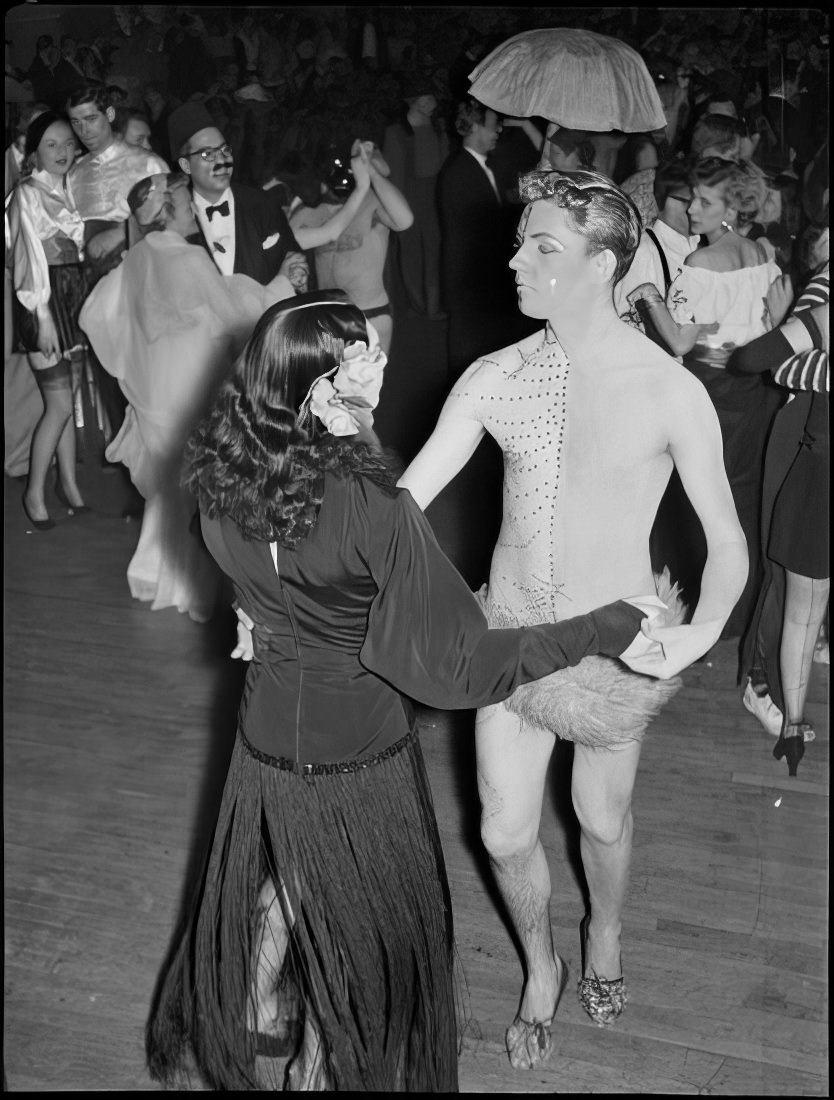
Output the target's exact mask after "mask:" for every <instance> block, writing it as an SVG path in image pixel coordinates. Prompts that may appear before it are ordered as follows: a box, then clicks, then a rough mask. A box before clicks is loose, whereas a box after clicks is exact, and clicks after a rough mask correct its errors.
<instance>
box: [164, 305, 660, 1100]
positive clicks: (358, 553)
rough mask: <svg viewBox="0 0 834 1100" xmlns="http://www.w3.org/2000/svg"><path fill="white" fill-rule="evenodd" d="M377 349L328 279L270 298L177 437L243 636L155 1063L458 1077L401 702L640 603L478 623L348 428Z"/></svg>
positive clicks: (533, 667) (577, 647) (437, 865)
mask: <svg viewBox="0 0 834 1100" xmlns="http://www.w3.org/2000/svg"><path fill="white" fill-rule="evenodd" d="M384 362H385V357H384V354H383V353H382V352H381V350H380V348H379V344H378V340H377V338H376V334H375V332H374V330H373V328H372V326H370V325H369V324H367V323H366V321H365V319H364V317H363V315H362V313H361V312H360V311H359V309H358V308H357V307H356V306H354V305H353V304H352V303H351V302H350V301H349V299H348V298H347V297H346V296H345V295H343V294H341V292H338V291H328V292H325V293H314V294H306V295H302V296H299V297H298V298H295V299H292V300H291V301H287V302H279V303H278V304H277V305H275V306H273V307H272V308H271V309H269V310H268V311H267V312H266V313H265V314H264V316H263V317H262V318H261V320H260V321H259V323H258V325H257V327H256V329H255V331H254V333H253V335H252V337H251V339H250V340H249V343H248V344H247V346H246V349H245V350H244V352H243V354H242V355H241V356H240V358H239V359H238V361H237V364H236V368H235V370H234V373H233V376H232V378H231V379H230V380H229V381H228V382H227V383H226V384H225V386H224V387H223V389H222V390H221V392H220V393H219V395H218V397H217V398H216V400H215V402H214V405H213V408H212V410H211V413H210V414H209V416H208V417H207V418H206V419H205V420H204V421H203V422H202V423H201V425H200V427H199V428H198V429H197V431H196V432H195V433H194V434H193V436H192V438H191V440H190V444H189V448H188V451H187V482H188V484H189V486H190V487H191V489H192V490H193V492H194V493H195V494H196V496H197V498H198V501H199V505H200V512H201V522H202V530H203V535H204V537H205V542H206V545H207V547H208V548H209V550H210V551H211V553H212V554H213V555H214V557H215V558H216V560H217V562H218V563H219V565H220V566H221V568H222V569H223V570H224V571H225V572H226V573H227V574H228V576H229V577H230V578H231V580H232V582H233V585H234V588H235V593H236V597H237V601H238V615H239V617H240V618H241V619H242V620H243V621H244V622H245V623H246V624H247V625H248V626H249V627H250V628H251V636H252V646H253V651H254V656H253V657H252V663H251V665H250V666H249V670H248V673H247V680H246V686H245V689H244V694H243V701H242V703H241V707H240V712H239V723H238V731H237V740H236V744H235V748H234V752H233V755H232V759H231V763H230V768H229V774H228V777H227V781H226V787H225V791H224V794H223V800H222V804H221V808H220V813H219V819H218V822H217V826H216V829H215V833H214V838H213V841H212V844H211V850H210V853H209V855H208V859H207V863H206V869H205V871H204V878H203V881H202V882H201V883H200V885H199V888H198V890H197V892H196V894H195V899H194V902H193V905H192V908H191V911H190V915H189V917H188V919H187V922H186V925H185V928H184V931H183V932H182V933H181V935H180V937H179V939H178V940H177V942H176V943H175V949H174V953H173V956H172V958H171V961H170V963H169V964H168V966H167V967H166V969H165V972H164V975H163V979H162V982H161V985H160V988H159V990H158V993H157V997H156V1000H155V1004H154V1008H153V1012H152V1015H151V1019H150V1021H149V1024H148V1029H147V1035H146V1042H147V1054H148V1062H149V1067H150V1071H151V1074H152V1076H153V1077H154V1078H155V1079H157V1080H164V1081H167V1082H172V1081H175V1080H176V1079H177V1076H178V1071H179V1069H180V1067H181V1065H182V1063H183V1061H184V1059H185V1058H186V1056H187V1052H188V1051H190V1052H191V1053H192V1054H193V1056H194V1059H195V1061H196V1064H197V1066H198V1068H199V1070H200V1073H201V1075H202V1076H203V1077H204V1078H205V1079H206V1081H208V1082H209V1083H210V1084H211V1085H212V1086H213V1087H215V1088H222V1089H258V1088H265V1087H276V1086H277V1087H281V1082H280V1080H279V1075H280V1074H282V1073H283V1072H284V1071H285V1070H286V1072H287V1075H288V1076H287V1087H288V1088H290V1089H325V1088H333V1089H339V1090H357V1091H385V1092H387V1091H427V1092H447V1091H454V1090H456V1089H457V1023H456V1000H455V989H454V981H453V960H454V944H453V934H452V916H451V910H450V900H449V890H448V884H447V880H446V873H445V869H444V865H443V856H442V852H441V847H440V840H439V835H438V830H437V823H436V820H435V817H434V811H433V808H432V801H431V794H430V791H429V787H428V783H427V779H426V773H425V770H424V765H423V760H422V756H421V751H420V744H419V741H418V739H417V736H416V730H415V721H414V714H413V708H412V706H411V704H410V703H409V701H408V700H409V698H411V699H418V700H421V701H423V702H425V703H427V704H428V705H430V706H434V707H440V708H453V707H458V708H468V707H474V706H480V705H483V704H484V703H488V702H495V701H498V700H500V699H503V698H505V697H506V696H507V695H509V693H510V692H511V691H512V690H513V688H514V687H515V686H516V685H517V684H520V683H523V682H526V681H529V680H531V679H534V678H536V677H538V676H541V675H544V674H546V673H548V672H551V671H553V670H554V669H555V668H561V667H564V666H566V665H568V664H574V663H576V662H578V661H579V660H580V659H581V658H582V657H583V656H584V655H585V654H588V653H595V652H606V653H610V654H620V653H621V652H622V651H623V649H624V648H625V647H626V646H628V645H629V643H630V642H632V640H633V639H634V637H635V633H636V631H637V630H638V628H639V626H640V623H641V619H642V615H643V614H644V611H640V610H639V609H638V607H641V606H642V607H644V608H645V606H647V605H645V601H643V600H642V599H641V600H640V601H635V602H634V604H630V603H626V602H624V601H623V602H617V603H613V604H610V605H608V606H606V607H604V608H602V609H600V610H597V611H594V612H591V613H590V614H588V615H580V616H577V617H576V618H573V619H570V620H568V621H565V622H562V623H556V624H547V625H542V626H536V627H531V628H529V629H508V630H494V631H490V630H488V629H487V623H486V620H485V618H484V615H483V613H482V611H481V609H480V606H479V604H478V602H477V600H476V598H475V597H474V595H473V594H472V593H471V592H470V591H469V589H468V588H467V586H466V584H465V583H464V581H463V580H462V578H461V577H460V575H459V574H458V573H457V571H456V570H455V569H454V567H453V566H452V564H451V563H450V562H449V560H448V559H447V558H446V557H445V556H444V554H443V553H442V551H441V550H440V549H439V547H438V545H437V543H436V542H435V539H434V537H433V535H432V532H431V528H430V527H429V525H428V523H427V522H426V520H425V519H424V517H423V514H422V512H421V511H420V509H419V508H418V507H417V505H416V504H415V502H414V500H413V499H412V497H411V495H410V493H409V492H408V491H407V490H401V489H397V488H395V485H394V476H393V474H392V473H391V472H389V470H388V468H387V465H386V461H385V459H384V457H383V455H382V454H381V452H380V450H379V448H378V446H375V444H374V439H373V437H372V436H371V435H369V434H368V429H369V428H370V413H369V410H370V409H372V408H373V406H374V405H375V403H376V400H377V398H378V396H379V389H380V385H381V379H382V368H383V366H384ZM643 641H644V642H645V639H643ZM242 650H243V646H242V645H241V646H239V648H238V650H236V651H235V652H236V654H240V655H243V656H250V654H244V653H243V652H242ZM259 1054H261V1055H265V1056H266V1058H265V1059H259V1058H258V1055H259ZM278 1056H283V1057H284V1058H290V1059H291V1060H290V1061H289V1063H287V1062H286V1061H276V1060H275V1058H276V1057H278Z"/></svg>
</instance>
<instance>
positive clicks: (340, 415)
mask: <svg viewBox="0 0 834 1100" xmlns="http://www.w3.org/2000/svg"><path fill="white" fill-rule="evenodd" d="M367 327H368V343H367V344H366V343H364V341H358V340H357V341H356V342H354V343H353V344H348V345H347V347H346V348H345V350H344V352H343V354H342V361H341V363H340V364H339V366H338V367H336V368H335V369H334V370H332V371H328V373H327V374H323V375H322V376H321V377H320V378H317V379H316V380H315V382H313V384H312V386H310V389H309V390H308V391H307V396H306V397H305V398H304V400H303V401H302V403H301V408H300V409H299V410H298V418H297V420H296V423H297V424H298V425H299V427H301V426H302V425H303V424H304V422H305V421H306V419H307V417H308V415H309V414H310V413H313V414H314V415H315V416H317V417H318V418H319V420H320V421H321V422H322V424H323V425H324V427H325V428H326V429H327V431H328V432H330V434H331V435H338V436H344V435H356V433H357V432H358V431H359V429H360V427H362V426H364V427H366V428H370V427H371V426H372V424H373V419H374V418H373V415H372V410H373V409H375V408H376V407H377V405H378V404H379V393H380V390H381V389H382V374H383V371H384V370H385V364H386V363H387V362H388V357H387V356H386V354H385V352H384V351H383V350H382V348H381V347H380V344H379V335H378V333H377V331H376V329H375V328H374V326H373V325H372V324H370V322H368V326H367ZM331 379H332V381H331Z"/></svg>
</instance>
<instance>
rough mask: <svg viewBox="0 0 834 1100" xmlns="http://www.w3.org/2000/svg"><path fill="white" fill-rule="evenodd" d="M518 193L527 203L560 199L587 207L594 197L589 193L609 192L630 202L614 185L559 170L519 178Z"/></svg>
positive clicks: (532, 173)
mask: <svg viewBox="0 0 834 1100" xmlns="http://www.w3.org/2000/svg"><path fill="white" fill-rule="evenodd" d="M518 191H519V194H520V196H521V197H522V198H523V199H524V200H525V202H534V201H535V200H536V199H550V198H559V199H562V200H563V201H564V202H565V203H566V205H568V206H587V205H588V204H589V203H590V202H591V200H592V198H593V195H589V194H585V192H588V191H608V192H610V193H612V194H615V195H622V197H623V198H625V199H626V200H628V201H630V200H629V199H628V195H626V194H625V192H624V191H622V190H621V189H620V188H619V187H616V186H615V185H614V184H613V183H608V182H607V181H606V180H596V179H592V180H587V181H583V180H576V179H573V178H572V177H571V176H569V175H566V174H565V173H564V172H560V171H558V170H553V171H548V172H527V173H525V174H524V175H522V176H520V177H519V180H518Z"/></svg>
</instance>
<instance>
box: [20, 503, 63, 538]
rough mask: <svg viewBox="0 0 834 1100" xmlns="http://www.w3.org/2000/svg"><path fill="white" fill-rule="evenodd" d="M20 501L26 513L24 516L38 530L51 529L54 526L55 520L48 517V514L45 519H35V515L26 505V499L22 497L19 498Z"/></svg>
mask: <svg viewBox="0 0 834 1100" xmlns="http://www.w3.org/2000/svg"><path fill="white" fill-rule="evenodd" d="M20 503H21V504H22V505H23V511H24V512H25V513H26V518H27V519H28V520H29V522H30V523H31V524H32V526H33V527H34V528H36V529H37V530H38V531H51V530H52V528H53V527H54V526H55V520H54V519H49V517H48V516H47V518H46V519H35V517H34V516H33V515H32V513H31V512H30V511H29V509H28V508H27V507H26V500H25V498H24V497H21V498H20Z"/></svg>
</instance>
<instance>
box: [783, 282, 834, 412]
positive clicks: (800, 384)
mask: <svg viewBox="0 0 834 1100" xmlns="http://www.w3.org/2000/svg"><path fill="white" fill-rule="evenodd" d="M828 300H829V280H828V272H827V271H826V272H825V273H824V274H820V275H817V276H816V277H815V278H813V279H811V281H810V282H809V283H808V285H807V286H806V287H805V289H804V290H803V291H802V293H801V294H800V296H799V298H798V300H797V303H796V308H795V309H794V315H796V314H798V313H802V312H803V311H805V310H809V309H813V308H814V307H815V306H824V305H828ZM828 375H829V371H828V352H827V351H824V350H823V349H822V348H811V349H810V350H809V351H801V352H798V353H797V354H796V355H792V356H791V357H790V359H786V360H785V362H784V363H782V364H781V365H780V366H779V367H777V368H776V370H775V371H774V372H773V379H774V381H775V382H777V383H778V384H779V385H780V386H784V387H785V388H786V389H789V390H803V391H807V390H814V391H815V392H816V393H828V392H829V381H828Z"/></svg>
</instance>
